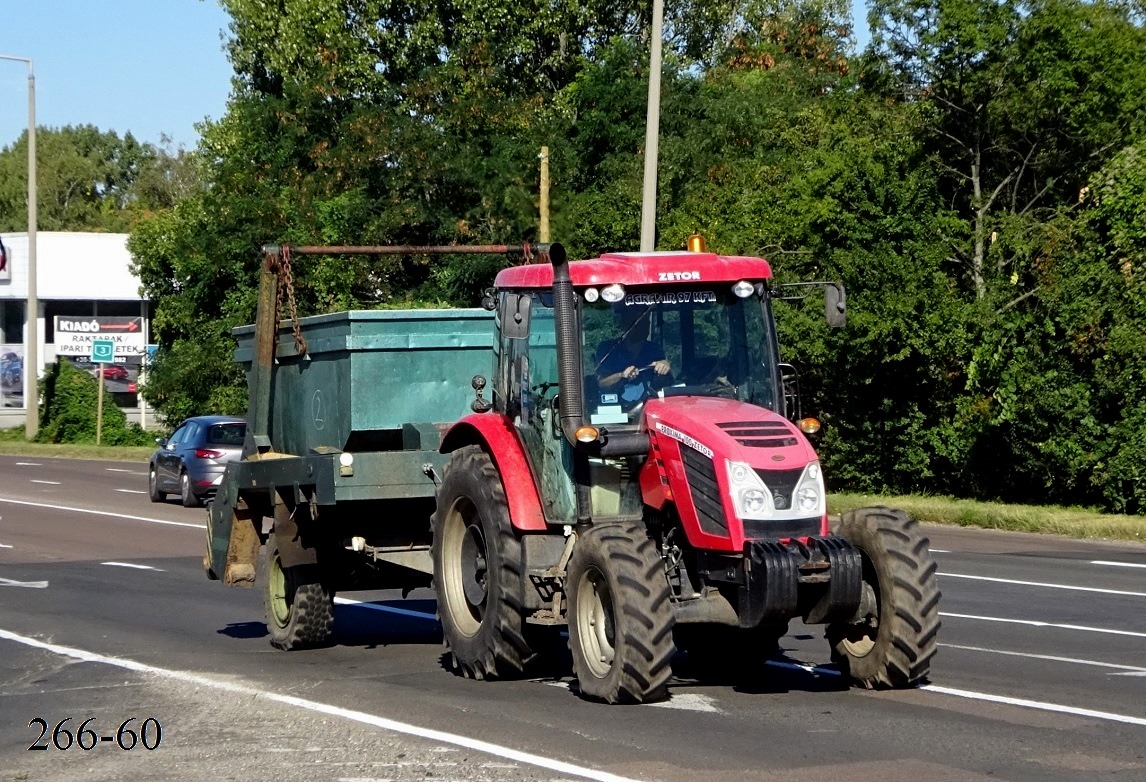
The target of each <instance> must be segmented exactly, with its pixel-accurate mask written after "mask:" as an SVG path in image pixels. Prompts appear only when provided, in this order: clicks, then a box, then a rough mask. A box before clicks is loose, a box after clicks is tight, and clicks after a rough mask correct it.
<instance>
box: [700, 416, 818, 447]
mask: <svg viewBox="0 0 1146 782" xmlns="http://www.w3.org/2000/svg"><path fill="white" fill-rule="evenodd" d="M717 426H719V427H720V428H721V429H723V430H724V431H725V433H726V434H727V435H728V436H729V437H733V438H735V439H736V442H738V443H740V444H741V445H746V446H748V447H749V448H784V447H785V446H789V445H795V444H796V443H797V442H799V441H798V440H797V439H796V437H795V435H793V434H792V430H791V429H789V428H788V426H787V425H786V424H783V423H781V422H779V421H727V422H725V423H723V424H717Z"/></svg>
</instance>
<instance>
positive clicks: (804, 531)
mask: <svg viewBox="0 0 1146 782" xmlns="http://www.w3.org/2000/svg"><path fill="white" fill-rule="evenodd" d="M819 534H820V517H819V516H814V517H812V518H810V519H782V520H777V519H745V520H744V537H746V538H749V539H751V540H765V539H773V540H774V539H776V538H805V537H808V536H809V535H819Z"/></svg>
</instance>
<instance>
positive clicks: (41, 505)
mask: <svg viewBox="0 0 1146 782" xmlns="http://www.w3.org/2000/svg"><path fill="white" fill-rule="evenodd" d="M0 502H8V503H11V504H12V505H30V506H32V507H33V508H51V509H52V510H70V511H74V512H76V513H90V514H92V515H93V516H111V517H112V518H116V519H129V520H131V521H147V522H150V523H152V524H166V525H169V526H172V527H193V528H194V529H206V528H207V525H206V524H192V523H190V522H187V521H167V520H166V519H152V518H149V517H147V516H127V515H125V514H123V513H111V512H110V511H106V510H92V509H91V508H72V507H69V506H67V505H49V504H48V503H46V502H28V501H27V500H12V499H9V498H7V497H0Z"/></svg>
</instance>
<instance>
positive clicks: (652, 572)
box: [566, 524, 675, 703]
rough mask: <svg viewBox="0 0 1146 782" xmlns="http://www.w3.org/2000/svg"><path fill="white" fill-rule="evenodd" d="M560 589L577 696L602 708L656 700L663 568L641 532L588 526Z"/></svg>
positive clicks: (669, 645) (668, 626)
mask: <svg viewBox="0 0 1146 782" xmlns="http://www.w3.org/2000/svg"><path fill="white" fill-rule="evenodd" d="M566 589H567V591H568V597H569V612H570V615H569V649H570V651H572V653H573V672H574V673H575V674H576V676H577V682H578V684H579V685H580V688H581V694H582V695H584V696H586V697H588V698H591V699H594V700H602V701H605V702H607V703H646V702H650V701H658V700H663V699H664V698H665V697H666V695H667V690H666V685H667V683H668V680H669V676H670V675H671V673H672V667H671V663H672V656H673V652H674V651H675V650H674V647H673V639H672V631H673V614H672V607H671V606H670V604H669V585H668V581H667V580H666V579H665V574H664V565H663V564H662V562H661V558H660V556H659V555H658V554H657V550H656V546H654V545H653V542H652V541H651V540H649V538H648V537H647V535H646V533H645V529H644V527H642V526H640V525H637V524H602V525H599V526H594V527H591V528H590V529H589V530H588V531H587V532H586V533H585V534H584V535H582V536H581V537H580V538H579V539H578V540H577V543H576V545H575V547H574V549H573V556H572V557H571V558H570V560H569V569H568V572H567V577H566Z"/></svg>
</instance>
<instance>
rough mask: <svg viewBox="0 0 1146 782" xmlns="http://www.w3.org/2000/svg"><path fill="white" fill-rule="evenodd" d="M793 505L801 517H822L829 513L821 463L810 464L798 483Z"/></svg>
mask: <svg viewBox="0 0 1146 782" xmlns="http://www.w3.org/2000/svg"><path fill="white" fill-rule="evenodd" d="M793 496H794V497H795V498H796V499H795V502H794V503H793V505H794V506H795V508H796V509H797V510H798V511H799V512H800V514H801V515H808V516H822V515H824V514H825V513H827V502H826V500H825V496H826V492H825V491H824V476H823V473H822V472H821V471H820V463H819V462H810V463H809V464H808V466H807V467H805V468H804V474H803V475H801V476H800V480H799V481H798V482H797V483H796V491H795V493H794V494H793Z"/></svg>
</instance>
